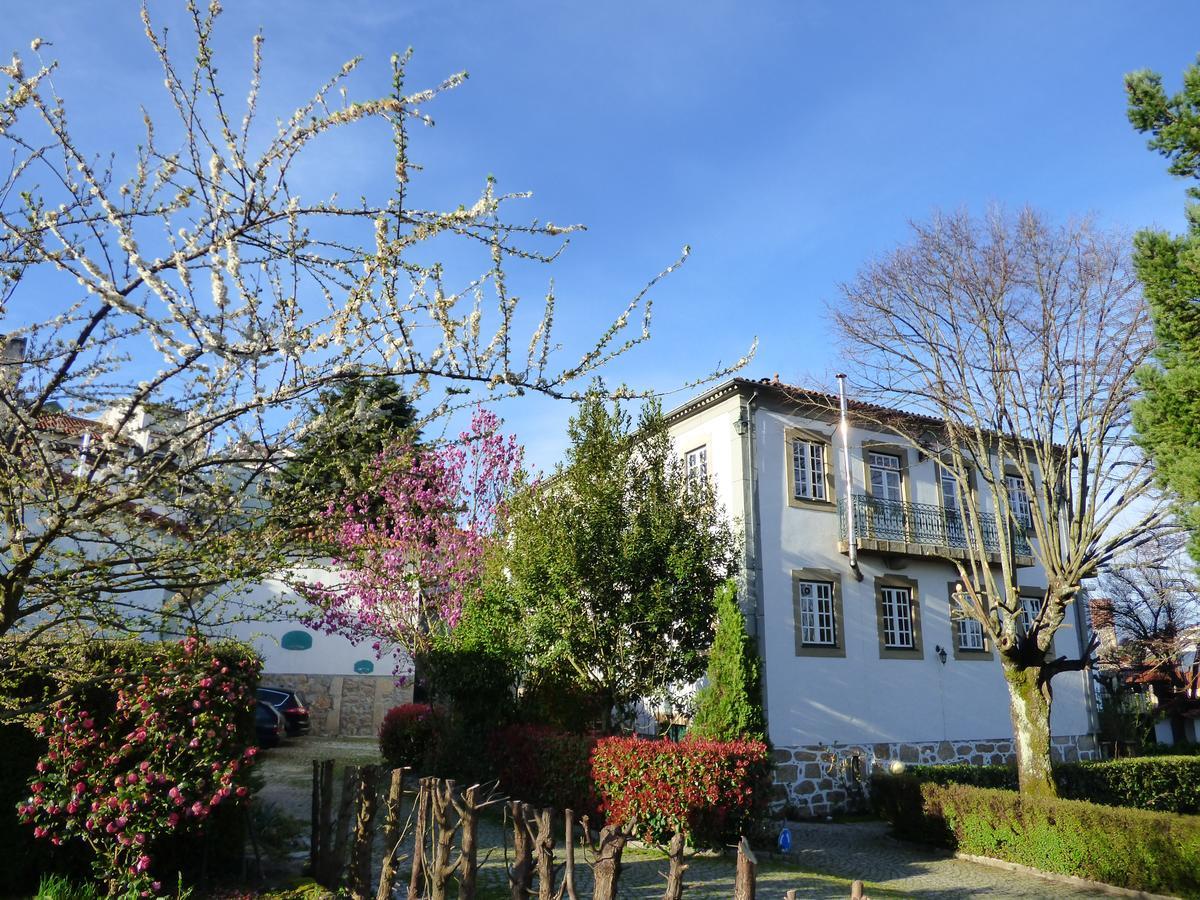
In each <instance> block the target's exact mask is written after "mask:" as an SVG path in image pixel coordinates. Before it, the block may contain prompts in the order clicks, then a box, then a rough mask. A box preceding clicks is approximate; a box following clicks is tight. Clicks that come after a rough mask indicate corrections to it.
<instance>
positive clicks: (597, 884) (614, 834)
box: [592, 825, 629, 900]
mask: <svg viewBox="0 0 1200 900" xmlns="http://www.w3.org/2000/svg"><path fill="white" fill-rule="evenodd" d="M628 840H629V835H627V834H626V833H625V832H624V831H622V830H621V829H620V828H614V827H613V826H612V825H605V826H604V828H603V829H602V830H601V832H600V839H599V841H598V842H597V846H596V861H595V862H594V863H592V884H593V888H592V900H617V883H618V882H619V881H620V879H621V854H622V853H624V852H625V843H626V842H627V841H628Z"/></svg>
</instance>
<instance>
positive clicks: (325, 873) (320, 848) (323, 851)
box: [312, 759, 337, 887]
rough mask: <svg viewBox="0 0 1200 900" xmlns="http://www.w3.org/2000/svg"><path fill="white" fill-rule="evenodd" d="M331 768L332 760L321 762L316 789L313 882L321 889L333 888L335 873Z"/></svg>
mask: <svg viewBox="0 0 1200 900" xmlns="http://www.w3.org/2000/svg"><path fill="white" fill-rule="evenodd" d="M333 766H334V761H333V760H332V759H326V760H322V762H321V763H320V766H319V767H318V768H319V777H318V782H319V783H318V785H317V789H316V791H315V792H314V793H316V794H317V805H318V813H317V822H316V828H315V832H316V836H317V839H316V847H315V850H316V853H315V857H314V864H313V871H312V876H313V880H314V881H316V882H317V883H318V884H320V885H322V886H323V887H333V886H334V880H335V879H336V877H337V873H336V872H334V871H333Z"/></svg>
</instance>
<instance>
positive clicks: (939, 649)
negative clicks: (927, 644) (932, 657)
mask: <svg viewBox="0 0 1200 900" xmlns="http://www.w3.org/2000/svg"><path fill="white" fill-rule="evenodd" d="M933 652H934V653H936V654H937V658H938V660H940V661H941V664H942V665H943V666H944V665H945V664H946V648H945V647H943V646H942V645H941V644H938V645H937V646H936V647H934V648H933Z"/></svg>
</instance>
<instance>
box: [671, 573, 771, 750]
mask: <svg viewBox="0 0 1200 900" xmlns="http://www.w3.org/2000/svg"><path fill="white" fill-rule="evenodd" d="M716 606H717V631H716V634H715V636H714V637H713V644H712V649H711V650H709V655H708V683H707V684H706V685H705V686H704V687H702V688H701V689H700V690H699V692H697V694H696V711H695V714H694V715H693V716H692V724H691V726H690V728H689V729H688V733H689V734H690V735H693V736H695V737H698V738H703V739H706V740H712V741H735V740H738V739H739V738H745V739H751V740H761V739H762V737H763V716H762V707H761V704H760V698H761V697H762V692H761V688H760V685H759V671H758V654H757V652H756V651H755V648H754V643H753V642H752V641H751V640H750V636H749V635H747V634H746V618H745V616H743V615H742V610H741V609H740V608H739V607H738V603H737V586H736V585H735V584H734V582H732V581H727V582H725V583H724V584H723V585H722V586H721V587H720V588H719V589H718V590H717V597H716Z"/></svg>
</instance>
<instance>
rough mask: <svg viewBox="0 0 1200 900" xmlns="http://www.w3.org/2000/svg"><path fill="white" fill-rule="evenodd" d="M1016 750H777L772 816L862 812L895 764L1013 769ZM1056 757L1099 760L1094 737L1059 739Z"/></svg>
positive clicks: (978, 745)
mask: <svg viewBox="0 0 1200 900" xmlns="http://www.w3.org/2000/svg"><path fill="white" fill-rule="evenodd" d="M1012 744H1013V742H1012V740H1011V739H1009V738H994V739H991V740H982V741H917V742H891V743H877V744H839V745H837V746H836V747H830V746H828V745H825V744H817V745H810V746H804V747H777V748H776V749H775V751H774V761H775V786H774V795H773V798H772V811H774V812H784V811H786V812H787V814H788V815H790V816H795V817H800V818H809V817H820V816H827V815H830V814H831V813H834V812H841V811H845V810H854V809H859V808H862V807H863V806H864V805H865V802H866V792H865V786H866V783H867V781H868V780H869V779H870V776H871V772H872V771H876V770H886V769H887V768H888V767H889V766H890V765H891V764H892V763H894V762H901V763H906V764H912V765H937V764H939V763H969V764H971V765H974V766H987V765H1008V764H1010V763H1012V762H1013V761H1014V757H1013V745H1012ZM1051 755H1052V756H1053V757H1054V760H1055V761H1056V762H1064V761H1074V760H1079V759H1098V758H1099V750H1098V748H1097V746H1096V741H1095V739H1094V738H1093V737H1092V736H1091V735H1089V734H1081V735H1059V736H1057V737H1055V738H1053V745H1052V746H1051Z"/></svg>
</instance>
